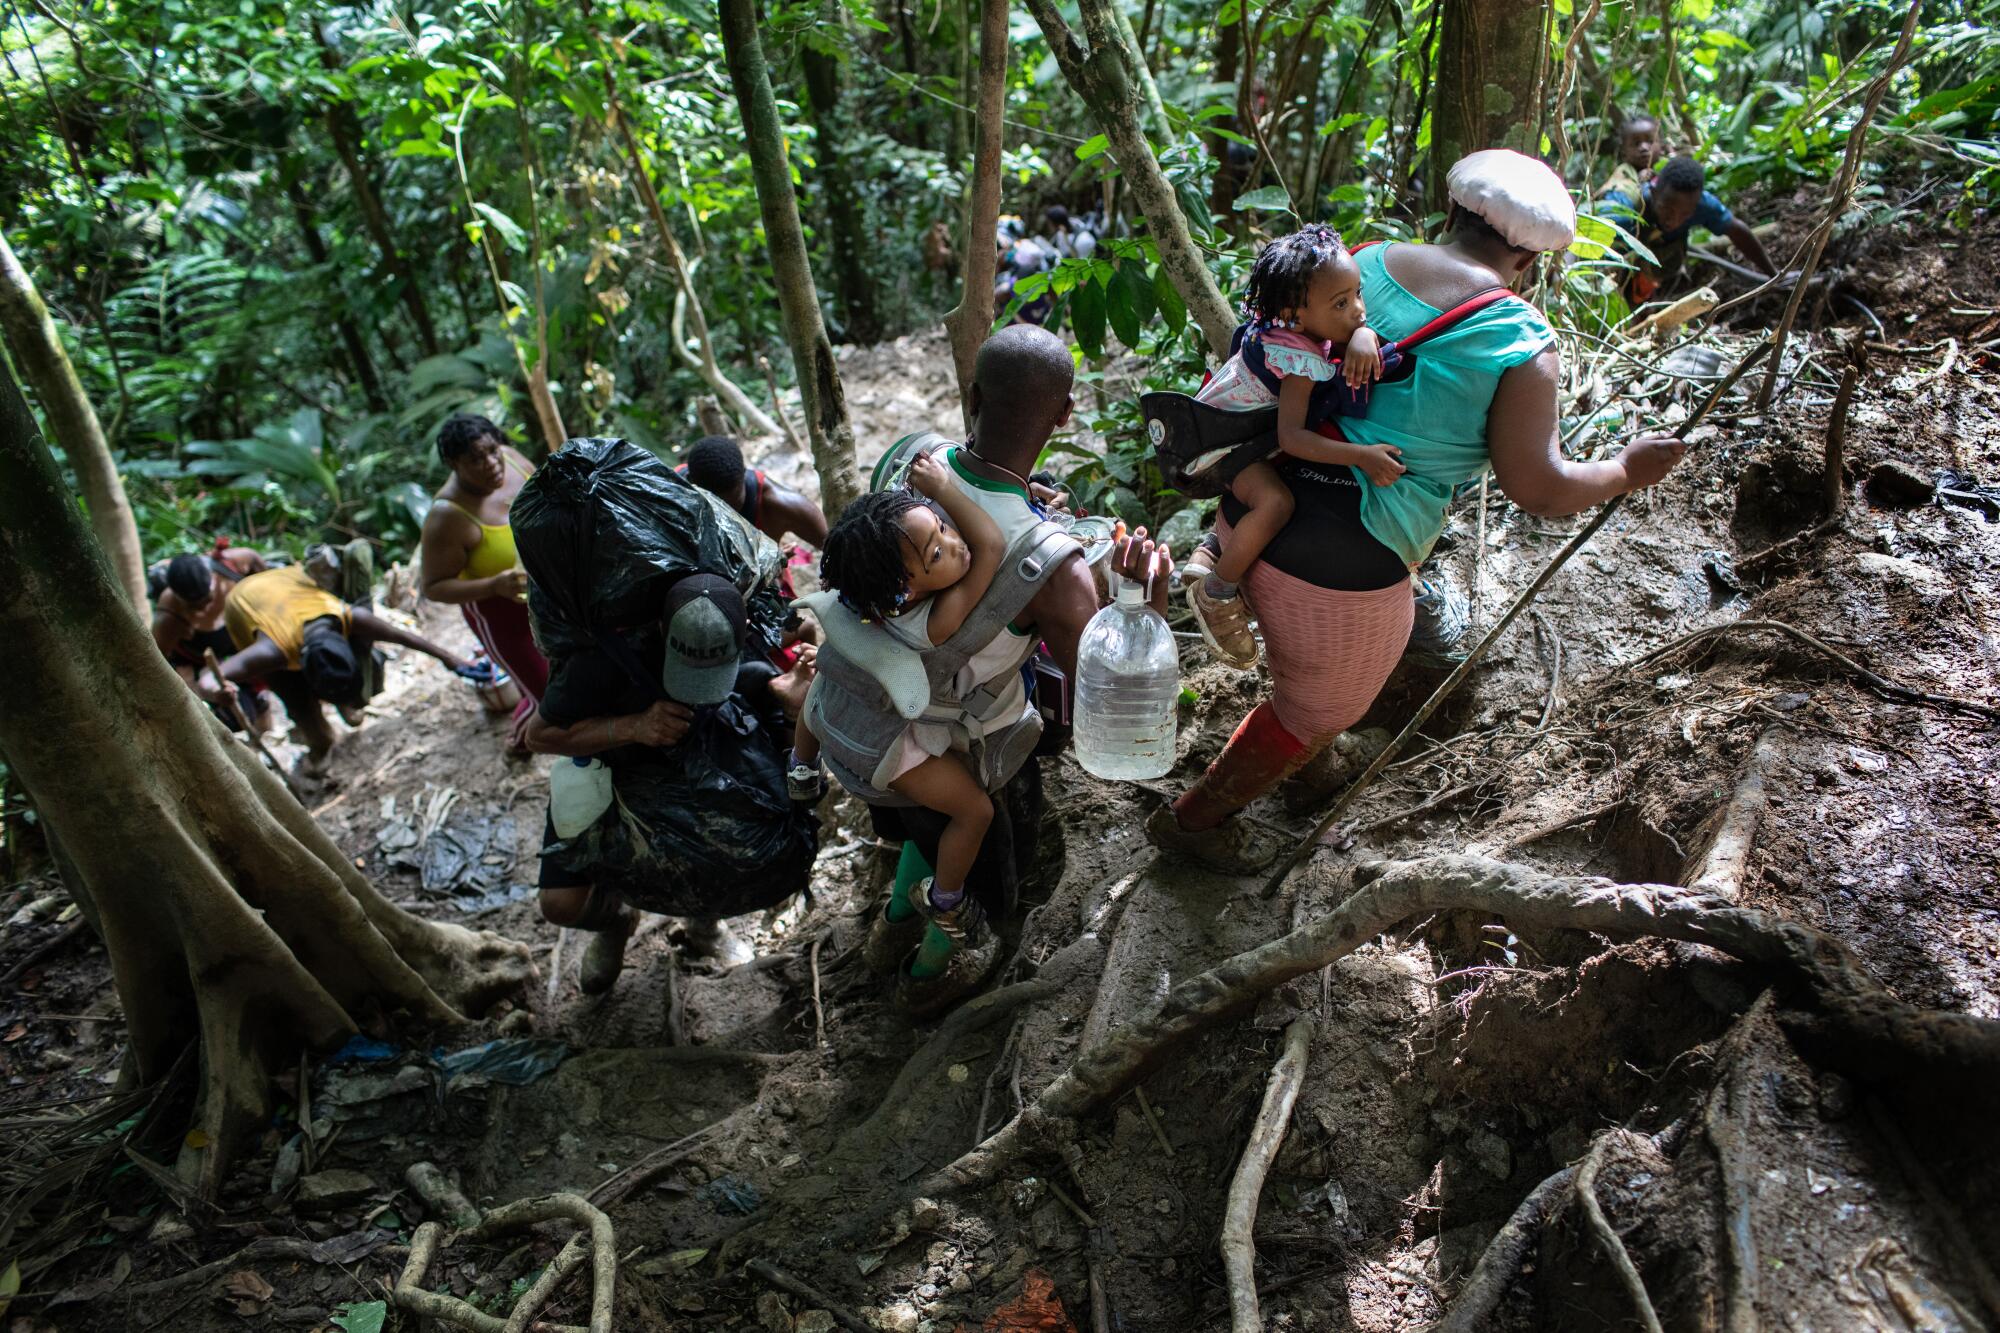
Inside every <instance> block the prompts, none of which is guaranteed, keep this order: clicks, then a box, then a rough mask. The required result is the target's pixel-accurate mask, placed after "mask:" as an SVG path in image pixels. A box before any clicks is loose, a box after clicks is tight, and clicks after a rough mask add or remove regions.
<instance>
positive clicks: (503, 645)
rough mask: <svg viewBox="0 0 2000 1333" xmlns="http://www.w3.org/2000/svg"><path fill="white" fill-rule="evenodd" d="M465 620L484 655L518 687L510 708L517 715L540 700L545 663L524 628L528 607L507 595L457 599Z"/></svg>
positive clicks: (545, 677) (545, 682)
mask: <svg viewBox="0 0 2000 1333" xmlns="http://www.w3.org/2000/svg"><path fill="white" fill-rule="evenodd" d="M458 609H459V610H460V611H462V612H464V613H465V623H466V624H468V625H470V626H472V632H473V633H474V634H475V635H477V636H478V638H479V643H480V646H481V647H483V648H485V649H486V655H487V656H488V657H490V658H492V659H493V660H494V661H495V662H498V663H499V664H500V667H501V669H502V670H504V671H505V672H506V673H507V674H508V675H510V676H512V677H513V678H514V683H515V684H516V685H519V686H520V687H521V704H520V707H518V708H516V709H515V710H514V716H515V717H520V716H521V715H523V714H524V713H526V712H527V711H528V710H529V709H531V708H533V707H535V706H536V705H537V704H539V703H541V701H542V695H543V694H544V693H545V692H546V691H547V690H548V688H549V663H548V659H547V658H545V657H543V656H542V650H541V649H540V648H537V647H536V646H535V635H534V632H533V631H532V630H530V629H529V628H528V608H527V605H526V604H525V603H523V602H517V601H515V600H514V599H513V598H511V597H486V598H482V599H481V600H479V601H477V602H460V603H459V606H458Z"/></svg>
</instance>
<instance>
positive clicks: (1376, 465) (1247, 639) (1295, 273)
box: [1183, 225, 1403, 670]
mask: <svg viewBox="0 0 2000 1333" xmlns="http://www.w3.org/2000/svg"><path fill="white" fill-rule="evenodd" d="M1244 313H1245V315H1246V316H1247V319H1246V322H1245V323H1244V324H1243V325H1242V326H1241V327H1239V328H1238V329H1237V330H1236V337H1235V341H1234V343H1233V345H1232V350H1231V355H1230V357H1229V360H1228V361H1226V362H1225V363H1224V364H1223V366H1222V368H1221V369H1220V370H1218V371H1216V372H1215V374H1214V375H1213V376H1211V377H1210V378H1209V380H1208V381H1207V383H1205V384H1203V385H1202V387H1201V391H1200V392H1199V393H1197V394H1196V395H1195V401H1196V402H1199V403H1206V404H1209V405H1211V406H1214V407H1220V408H1224V409H1228V410H1232V411H1243V412H1251V411H1256V410H1258V409H1260V408H1267V407H1269V406H1270V405H1271V404H1272V403H1273V402H1275V403H1276V404H1277V405H1278V431H1277V447H1278V450H1279V452H1281V453H1285V454H1290V455H1292V456H1294V457H1296V458H1304V459H1310V460H1313V461H1316V462H1322V463H1338V464H1346V465H1348V466H1350V467H1353V468H1356V469H1358V470H1359V471H1361V472H1362V473H1363V474H1365V475H1366V476H1367V478H1368V480H1369V481H1371V482H1373V483H1374V484H1375V485H1377V486H1387V485H1389V484H1390V483H1391V482H1393V481H1395V480H1396V478H1397V477H1399V476H1401V475H1402V474H1403V465H1402V463H1401V462H1400V461H1398V454H1399V453H1400V452H1401V451H1400V450H1398V449H1397V448H1396V447H1395V446H1394V445H1387V444H1380V445H1362V444H1354V443H1351V442H1349V441H1346V440H1340V439H1333V438H1329V437H1327V436H1325V435H1322V434H1319V433H1318V432H1317V430H1316V427H1318V426H1320V425H1321V424H1322V423H1324V422H1326V421H1328V420H1331V419H1332V418H1334V417H1337V416H1342V415H1346V416H1353V415H1358V414H1359V412H1360V411H1362V410H1365V402H1366V393H1367V390H1368V387H1369V386H1370V385H1371V384H1373V383H1374V382H1375V381H1376V380H1377V379H1379V378H1380V377H1381V375H1382V374H1383V372H1384V370H1385V368H1390V367H1392V365H1393V359H1394V357H1395V350H1394V346H1393V344H1391V345H1388V346H1384V345H1383V344H1382V343H1381V342H1380V340H1379V339H1377V337H1376V336H1375V333H1374V331H1373V330H1371V329H1369V328H1368V327H1367V325H1366V321H1367V318H1368V311H1367V308H1366V306H1365V305H1364V304H1363V303H1362V299H1361V272H1360V270H1359V269H1358V268H1356V267H1355V264H1354V259H1353V257H1352V256H1351V255H1349V254H1348V252H1347V247H1346V246H1345V245H1343V244H1342V243H1341V239H1340V234H1339V233H1338V232H1336V231H1334V230H1333V228H1331V227H1326V226H1318V225H1315V226H1309V227H1306V228H1305V229H1303V230H1301V231H1297V232H1294V233H1292V234H1291V235H1290V236H1286V237H1284V238H1282V239H1280V240H1276V241H1273V242H1272V243H1271V244H1270V245H1268V246H1266V247H1265V248H1264V252H1263V253H1262V254H1260V255H1258V256H1257V263H1256V265H1255V266H1254V267H1253V268H1252V269H1251V271H1250V290H1249V293H1248V296H1247V299H1246V300H1245V302H1244ZM1343 391H1344V392H1343ZM1234 457H1235V458H1236V459H1237V460H1238V461H1237V462H1235V463H1232V461H1231V460H1232V451H1230V450H1227V449H1222V450H1216V451H1215V452H1214V454H1213V455H1208V456H1204V457H1202V458H1200V459H1197V460H1196V461H1195V462H1194V463H1193V464H1192V465H1191V466H1190V467H1189V468H1188V471H1189V473H1190V474H1192V475H1200V476H1204V477H1206V478H1208V479H1212V480H1214V481H1217V482H1220V483H1221V484H1223V485H1225V486H1226V487H1227V488H1228V490H1229V491H1230V493H1231V494H1232V495H1234V496H1235V497H1236V499H1237V500H1238V502H1240V503H1241V504H1242V505H1243V506H1244V507H1245V508H1246V509H1247V510H1248V511H1249V512H1248V513H1246V514H1244V515H1243V517H1242V519H1241V520H1240V521H1239V522H1237V523H1236V524H1235V525H1234V528H1233V530H1232V531H1231V532H1230V534H1229V537H1228V539H1227V540H1226V541H1223V542H1221V543H1220V550H1219V552H1217V551H1216V550H1214V549H1213V548H1210V547H1206V546H1205V547H1204V548H1203V549H1201V550H1198V551H1197V552H1196V553H1195V556H1194V558H1193V559H1192V560H1191V561H1190V562H1189V563H1188V565H1187V568H1186V572H1185V574H1184V575H1183V577H1184V578H1186V579H1187V580H1188V601H1189V604H1190V605H1191V606H1192V607H1193V609H1194V613H1195V619H1196V621H1197V622H1198V623H1199V624H1200V626H1201V634H1202V638H1204V639H1206V640H1207V641H1208V646H1209V647H1210V648H1212V649H1214V650H1215V652H1216V654H1217V655H1218V656H1219V657H1220V658H1221V659H1222V660H1223V661H1225V662H1227V663H1228V664H1229V665H1231V666H1233V667H1236V668H1238V669H1239V670H1248V669H1249V668H1251V667H1254V666H1255V665H1256V664H1257V640H1256V638H1255V636H1253V635H1252V634H1251V632H1250V616H1249V612H1248V610H1247V609H1246V608H1245V607H1244V604H1243V600H1242V598H1241V597H1240V596H1239V594H1238V591H1237V584H1238V583H1239V582H1240V581H1241V580H1242V578H1243V576H1244V575H1245V574H1246V573H1247V572H1248V571H1249V569H1250V566H1251V565H1253V564H1255V563H1256V561H1257V557H1258V556H1259V555H1261V554H1262V553H1263V550H1264V548H1265V547H1266V546H1268V545H1269V544H1270V542H1271V539H1272V538H1274V537H1276V536H1277V535H1278V533H1279V532H1280V531H1282V530H1283V528H1284V526H1285V524H1286V523H1287V522H1289V521H1290V519H1291V517H1292V507H1293V500H1292V492H1291V488H1290V487H1288V486H1287V485H1286V484H1285V482H1284V480H1283V478H1281V477H1280V476H1279V475H1278V472H1277V470H1276V469H1275V468H1274V467H1272V465H1271V464H1270V463H1269V462H1268V461H1264V460H1251V461H1249V462H1247V463H1243V462H1241V461H1240V460H1241V455H1240V453H1238V454H1235V455H1234ZM1231 467H1235V468H1236V469H1237V470H1236V471H1235V472H1234V474H1233V475H1220V474H1218V471H1217V470H1218V469H1227V468H1231Z"/></svg>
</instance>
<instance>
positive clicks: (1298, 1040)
mask: <svg viewBox="0 0 2000 1333" xmlns="http://www.w3.org/2000/svg"><path fill="white" fill-rule="evenodd" d="M1312 1038H1313V1020H1312V1018H1311V1017H1310V1016H1309V1015H1301V1016H1300V1017H1298V1018H1295V1019H1293V1020H1292V1023H1291V1026H1290V1027H1288V1028H1286V1029H1285V1049H1284V1051H1283V1052H1282V1053H1281V1054H1280V1055H1279V1056H1278V1062H1277V1064H1275V1065H1273V1066H1272V1067H1271V1081H1270V1082H1269V1083H1268V1084H1266V1085H1265V1087H1264V1104H1263V1105H1262V1106H1261V1107H1259V1108H1258V1111H1257V1123H1256V1124H1255V1125H1253V1126H1252V1127H1251V1129H1250V1142H1249V1143H1248V1144H1247V1145H1245V1147H1244V1149H1243V1160H1242V1161H1240V1162H1238V1163H1237V1165H1236V1176H1235V1179H1233V1180H1231V1181H1230V1182H1229V1204H1228V1208H1227V1209H1226V1211H1225V1212H1224V1213H1223V1215H1222V1266H1223V1268H1224V1270H1225V1271H1227V1273H1228V1275H1229V1327H1230V1330H1231V1333H1263V1329H1264V1316H1263V1315H1262V1314H1261V1313H1260V1312H1259V1310H1258V1308H1257V1242H1256V1238H1255V1237H1254V1236H1253V1235H1252V1232H1254V1231H1255V1230H1256V1226H1257V1197H1258V1196H1259V1195H1261V1194H1262V1193H1263V1192H1264V1177H1265V1175H1266V1174H1268V1173H1269V1171H1270V1170H1271V1162H1272V1160H1273V1159H1274V1158H1276V1157H1277V1155H1278V1147H1279V1145H1280V1144H1282V1143H1284V1141H1285V1127H1286V1126H1287V1125H1289V1124H1290V1123H1291V1119H1292V1103H1294V1102H1295V1101H1297V1100H1298V1096H1299V1084H1300V1083H1302V1082H1304V1081H1305V1076H1306V1057H1307V1055H1308V1054H1310V1052H1311V1050H1312Z"/></svg>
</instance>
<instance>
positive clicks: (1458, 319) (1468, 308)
mask: <svg viewBox="0 0 2000 1333" xmlns="http://www.w3.org/2000/svg"><path fill="white" fill-rule="evenodd" d="M1517 300H1520V298H1519V297H1517V296H1515V295H1514V293H1512V292H1510V291H1508V290H1507V289H1506V288H1505V287H1489V288H1487V289H1486V290H1485V291H1483V292H1481V293H1479V295H1477V296H1474V297H1471V298H1470V299H1468V300H1464V301H1460V302H1459V303H1458V304H1457V305H1455V306H1453V307H1452V308H1451V309H1449V310H1447V311H1445V312H1444V313H1443V314H1442V315H1439V316H1438V317H1437V318H1436V319H1434V320H1432V321H1430V323H1428V324H1425V325H1424V326H1423V327H1422V328H1420V329H1418V330H1417V331H1416V332H1414V333H1412V334H1411V335H1410V336H1409V337H1407V338H1398V339H1396V347H1397V348H1398V349H1399V350H1401V351H1405V352H1407V351H1408V350H1410V349H1411V348H1412V347H1415V346H1416V345H1417V344H1418V343H1421V342H1425V341H1427V340H1429V339H1431V338H1435V337H1437V336H1438V335H1439V334H1441V333H1447V332H1449V331H1450V330H1452V329H1453V328H1456V327H1457V326H1458V325H1459V324H1461V323H1463V322H1464V321H1466V320H1468V319H1470V318H1471V317H1472V316H1474V315H1476V314H1478V313H1479V312H1480V311H1482V310H1484V309H1485V308H1486V307H1487V306H1490V305H1495V304H1498V303H1499V302H1501V301H1517Z"/></svg>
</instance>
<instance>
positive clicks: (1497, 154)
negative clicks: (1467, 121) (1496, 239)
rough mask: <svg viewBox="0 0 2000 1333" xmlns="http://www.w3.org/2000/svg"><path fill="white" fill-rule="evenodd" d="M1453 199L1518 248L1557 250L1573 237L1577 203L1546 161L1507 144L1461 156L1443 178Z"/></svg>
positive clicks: (1574, 234)
mask: <svg viewBox="0 0 2000 1333" xmlns="http://www.w3.org/2000/svg"><path fill="white" fill-rule="evenodd" d="M1445 185H1446V188H1447V189H1449V190H1450V192H1451V198H1452V202H1453V203H1455V204H1457V205H1459V206H1460V207H1461V208H1464V209H1466V210H1468V211H1470V212H1473V213H1477V214H1478V215H1479V216H1480V217H1482V218H1484V219H1486V221H1487V222H1489V223H1491V224H1492V226H1493V230H1495V231H1497V232H1499V233H1500V234H1501V235H1502V236H1503V237H1505V238H1506V240H1507V244H1509V245H1512V246H1515V247H1517V248H1519V249H1522V250H1561V249H1563V248H1564V247H1566V246H1567V245H1569V243H1570V242H1571V241H1573V240H1575V239H1576V203H1575V201H1574V200H1572V199H1571V198H1570V197H1569V187H1567V186H1566V185H1564V184H1563V182H1562V177H1560V176H1558V175H1556V173H1555V172H1554V171H1553V170H1551V169H1550V168H1549V166H1548V164H1547V163H1545V162H1542V161H1540V160H1538V159H1536V158H1532V157H1529V156H1528V155H1527V154H1525V153H1517V152H1515V151H1514V150H1513V149H1511V148H1482V149H1481V150H1480V151H1478V152H1476V153H1467V154H1466V155H1465V156H1464V157H1462V158H1460V159H1459V160H1458V161H1457V162H1456V163H1455V164H1454V165H1453V166H1452V169H1451V174H1450V175H1449V176H1447V177H1446V178H1445Z"/></svg>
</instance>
